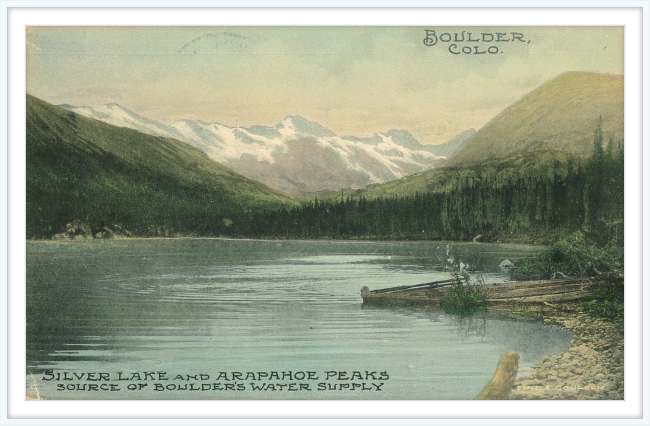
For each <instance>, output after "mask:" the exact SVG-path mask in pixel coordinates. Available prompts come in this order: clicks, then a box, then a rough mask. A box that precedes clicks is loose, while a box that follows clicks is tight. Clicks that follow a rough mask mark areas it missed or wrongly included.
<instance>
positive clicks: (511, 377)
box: [474, 352, 519, 400]
mask: <svg viewBox="0 0 650 426" xmlns="http://www.w3.org/2000/svg"><path fill="white" fill-rule="evenodd" d="M518 369H519V355H518V354H517V353H516V352H507V353H506V354H504V355H503V356H502V357H501V360H500V361H499V366H498V367H497V371H496V372H495V373H494V376H493V377H492V380H490V381H489V382H488V384H487V385H486V386H485V387H484V388H483V390H482V391H481V393H479V394H478V396H477V397H476V398H474V399H490V400H495V399H505V398H506V397H507V396H508V394H509V393H510V391H511V390H512V387H513V386H514V384H515V379H516V378H517V370H518Z"/></svg>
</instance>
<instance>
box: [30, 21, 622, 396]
mask: <svg viewBox="0 0 650 426" xmlns="http://www.w3.org/2000/svg"><path fill="white" fill-rule="evenodd" d="M623 40H624V28H623V27H621V26H607V27H605V26H602V27H594V26H583V27H575V26H574V27H548V26H546V27H541V26H540V27H532V26H525V27H509V26H508V27H470V26H468V27H463V26H453V27H440V26H430V27H419V26H418V27H413V26H409V27H399V26H398V27H309V26H306V27H290V26H279V27H255V26H252V27H235V26H233V27H110V26H106V27H90V26H88V27H84V26H81V27H63V26H51V27H45V26H28V27H27V28H26V49H27V58H26V59H27V74H26V77H27V82H26V89H27V90H26V91H27V94H26V108H27V115H26V117H27V118H26V120H27V121H26V131H27V134H26V153H27V182H26V185H27V186H26V190H27V213H26V215H27V217H26V220H27V229H26V238H27V253H26V256H27V293H26V302H27V318H26V321H27V331H26V333H27V348H26V367H27V368H26V371H25V384H26V398H27V399H33V400H268V399H271V400H473V399H499V400H505V399H511V400H530V399H543V400H623V399H625V383H624V368H625V365H624V353H625V352H624V339H623V335H624V326H623V318H624V304H623V298H624V287H625V285H624V257H623V247H624V235H623V231H624V208H623V207H624V206H623V201H624V197H623V194H624V180H623V177H624V159H623V154H624V152H625V140H624V134H623V129H624V114H623V89H624V74H623V59H624V58H623ZM21 374H22V373H21ZM34 404H39V403H38V402H35V403H34Z"/></svg>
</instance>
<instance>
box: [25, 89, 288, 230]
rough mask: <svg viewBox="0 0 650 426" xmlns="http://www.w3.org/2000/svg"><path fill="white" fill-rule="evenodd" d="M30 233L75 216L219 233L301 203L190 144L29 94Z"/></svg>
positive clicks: (61, 225) (99, 223) (59, 226)
mask: <svg viewBox="0 0 650 426" xmlns="http://www.w3.org/2000/svg"><path fill="white" fill-rule="evenodd" d="M26 143H27V145H26V151H27V237H28V238H44V237H51V236H52V235H54V234H56V233H59V232H62V231H64V230H65V229H66V224H67V223H70V222H73V221H77V222H79V223H83V224H87V225H88V226H90V227H91V228H92V229H93V232H94V231H95V230H97V229H103V227H105V226H113V225H116V224H119V225H121V226H122V227H124V228H126V229H127V230H129V231H130V232H131V233H133V234H135V235H161V234H162V235H170V234H172V235H173V234H176V235H178V234H185V235H187V234H199V235H218V234H221V233H223V232H226V231H227V230H228V227H229V226H230V225H231V224H232V220H233V219H234V218H235V217H241V216H244V215H249V214H251V213H252V212H253V211H260V210H273V209H276V208H281V207H290V206H292V205H294V204H295V201H293V200H292V199H290V198H288V197H286V196H285V195H283V194H281V193H279V192H276V191H273V190H271V189H269V188H267V187H266V186H264V185H262V184H260V183H257V182H255V181H252V180H249V179H246V178H244V177H242V176H240V175H238V174H236V173H234V172H232V171H230V170H229V169H227V168H225V167H222V166H220V165H219V164H217V163H216V162H214V161H213V160H211V159H210V158H208V157H207V156H206V155H205V154H204V153H203V152H201V151H199V150H198V149H196V148H193V147H191V146H190V145H188V144H185V143H182V142H178V141H176V140H173V139H166V138H161V137H156V136H152V135H148V134H145V133H140V132H138V131H135V130H130V129H125V128H121V127H115V126H111V125H109V124H106V123H102V122H99V121H96V120H92V119H88V118H85V117H82V116H80V115H77V114H75V113H72V112H69V111H66V110H64V109H61V108H58V107H55V106H53V105H50V104H48V103H46V102H43V101H41V100H39V99H37V98H34V97H32V96H29V95H28V96H27V141H26Z"/></svg>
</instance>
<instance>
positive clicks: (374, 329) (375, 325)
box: [27, 240, 570, 399]
mask: <svg viewBox="0 0 650 426" xmlns="http://www.w3.org/2000/svg"><path fill="white" fill-rule="evenodd" d="M437 252H442V253H444V254H445V255H446V254H447V247H446V245H441V244H422V243H413V244H411V243H359V244H355V243H350V244H339V243H330V242H282V243H281V245H280V246H278V245H277V243H276V242H250V241H219V240H200V241H186V240H166V241H160V240H158V241H115V242H101V243H100V242H97V243H90V244H74V243H61V244H31V243H30V244H28V265H27V275H28V276H27V303H28V306H27V365H28V373H30V372H31V373H34V374H35V375H36V374H38V373H39V372H42V371H43V370H44V369H57V370H78V371H92V370H101V371H118V370H120V371H122V370H126V371H128V370H132V371H138V370H142V369H147V368H148V369H164V370H165V371H170V372H175V373H188V372H200V371H207V370H210V371H241V370H246V369H267V370H278V369H286V370H296V369H301V370H306V369H313V370H319V371H320V370H331V369H341V370H353V369H359V370H366V369H369V368H370V369H373V370H378V371H382V370H386V371H390V372H391V374H392V377H393V378H392V379H391V384H390V386H387V387H386V393H384V394H381V395H365V394H364V395H353V397H354V398H357V397H360V398H379V399H449V398H461V399H462V398H470V397H473V395H472V393H474V392H477V391H478V390H480V388H482V386H483V385H484V383H485V379H486V378H489V376H490V375H491V373H492V372H493V370H494V365H495V360H498V358H499V357H500V355H502V353H503V352H505V351H508V350H517V351H521V353H523V354H524V356H523V357H522V359H526V360H528V361H529V362H533V360H534V359H535V358H536V357H541V356H544V355H546V354H548V353H554V352H556V351H558V350H559V348H561V347H562V345H564V344H565V343H566V344H568V341H569V339H570V337H568V338H567V336H565V335H563V334H562V333H558V332H549V331H548V330H547V329H545V328H544V326H543V325H540V324H537V323H532V322H519V323H517V322H508V321H504V320H501V319H494V318H490V317H488V316H486V317H484V318H479V317H476V318H466V319H463V320H457V319H455V318H452V317H449V316H447V315H445V314H444V313H443V312H442V311H436V310H409V309H377V308H368V307H363V306H362V307H360V305H361V298H360V295H359V289H360V288H361V287H362V286H363V285H367V286H369V287H371V288H380V287H390V286H394V285H408V284H416V283H420V282H427V281H433V280H435V279H437V278H438V277H442V278H448V277H449V273H448V272H447V271H446V270H445V269H444V268H442V267H441V265H439V264H436V262H434V261H432V259H435V258H436V256H435V253H437ZM449 253H452V254H454V256H455V258H457V259H461V258H462V259H467V261H468V264H469V262H473V260H472V259H481V262H486V263H489V264H490V265H496V266H495V268H492V269H490V268H488V270H487V272H486V277H487V279H492V280H495V281H498V280H503V279H504V277H503V275H502V274H501V273H500V271H499V270H498V264H499V262H500V261H501V260H502V259H501V258H502V257H503V256H504V255H505V256H507V257H509V258H513V257H516V256H517V254H519V255H525V254H526V251H525V250H524V251H523V252H521V251H520V250H519V249H518V248H514V249H513V248H510V249H508V248H507V247H505V248H504V247H490V246H479V245H468V246H466V247H463V246H460V245H451V246H450V247H449ZM472 253H474V254H473V256H474V257H472V256H471V254H472ZM463 261H464V260H463ZM476 262H478V261H474V263H473V264H476ZM493 269H495V270H493ZM482 272H483V271H482ZM521 336H526V338H527V339H528V340H533V341H535V342H536V343H537V344H536V345H527V344H526V343H525V342H524V341H523V340H522V337H521ZM463 364H465V367H463ZM467 365H470V367H469V369H467V367H466V366H467ZM443 382H444V384H445V385H444V386H442V385H440V386H432V383H443ZM46 390H47V389H45V390H44V392H46ZM57 395H58V397H61V398H78V397H79V396H78V395H74V394H70V395H67V394H66V395H62V394H57ZM103 396H105V395H103ZM350 396H351V395H350V394H345V393H336V392H332V393H331V394H328V395H327V396H325V398H330V399H337V398H338V399H341V398H343V399H346V398H350ZM92 397H93V396H92V395H85V396H83V398H92ZM110 397H112V398H117V397H119V395H111V396H110ZM142 397H143V398H145V399H146V398H154V397H155V398H172V399H174V398H196V396H195V395H187V394H169V395H167V394H165V395H149V396H147V395H142ZM249 397H251V395H249V394H245V393H244V394H241V395H230V394H221V395H213V394H209V395H208V394H206V395H202V396H201V398H209V399H214V398H227V399H231V398H249ZM254 397H255V398H280V399H283V398H296V397H297V398H313V396H309V395H301V396H300V395H299V396H296V395H293V394H292V395H290V396H284V395H278V394H276V395H265V396H259V395H257V396H254Z"/></svg>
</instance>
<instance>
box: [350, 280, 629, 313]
mask: <svg viewBox="0 0 650 426" xmlns="http://www.w3.org/2000/svg"><path fill="white" fill-rule="evenodd" d="M614 282H623V275H622V274H621V275H605V274H603V275H602V276H598V277H591V278H568V279H562V280H545V281H524V282H506V283H499V284H485V285H483V286H481V287H480V291H481V292H483V294H484V295H485V298H486V299H487V302H488V303H490V304H495V303H496V304H498V303H544V302H546V303H557V302H572V301H578V300H591V299H593V297H594V296H593V294H592V292H591V291H590V288H591V287H592V286H595V285H603V284H612V283H614ZM451 285H452V284H449V283H448V282H446V281H439V282H435V283H428V284H421V285H416V286H400V287H395V288H394V289H396V290H397V291H391V289H381V290H374V291H370V290H369V289H368V287H364V288H362V289H361V297H362V298H363V303H364V305H370V306H407V307H408V306H419V307H438V306H440V299H442V297H443V296H444V295H445V293H446V292H447V290H448V288H449V287H450V286H451Z"/></svg>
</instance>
